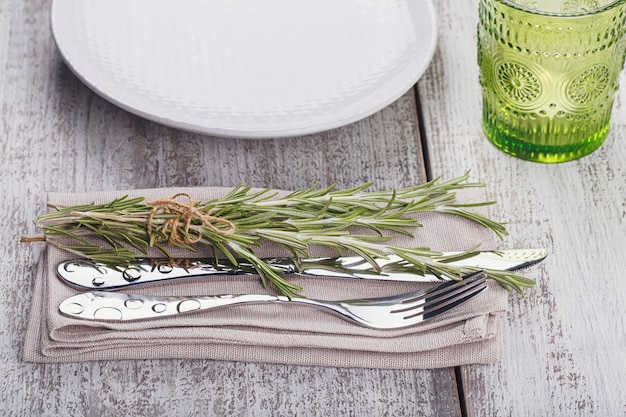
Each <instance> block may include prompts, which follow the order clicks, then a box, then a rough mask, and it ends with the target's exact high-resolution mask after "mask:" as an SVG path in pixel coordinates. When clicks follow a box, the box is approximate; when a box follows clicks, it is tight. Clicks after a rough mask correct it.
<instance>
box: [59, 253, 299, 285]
mask: <svg viewBox="0 0 626 417" xmlns="http://www.w3.org/2000/svg"><path fill="white" fill-rule="evenodd" d="M267 262H268V263H270V265H271V266H273V267H275V268H277V270H278V271H280V272H279V273H281V274H288V273H295V272H296V267H295V265H293V263H292V262H290V259H288V258H276V259H272V260H267ZM57 274H58V275H59V277H61V279H63V280H64V281H65V282H67V283H68V284H70V285H71V286H73V287H78V288H80V289H105V288H106V289H119V288H124V287H128V286H131V285H136V284H145V283H150V282H159V281H166V280H172V279H177V278H193V277H200V276H211V275H254V274H257V272H256V269H254V267H253V266H252V265H251V264H249V263H243V262H241V263H239V265H237V266H230V265H224V264H217V263H214V262H213V260H212V259H183V260H178V261H177V260H167V261H164V260H159V259H150V258H143V259H139V260H138V261H137V262H136V263H133V264H130V265H119V266H115V267H112V266H108V265H105V264H101V263H97V262H93V261H89V260H68V261H63V262H61V263H59V265H58V266H57Z"/></svg>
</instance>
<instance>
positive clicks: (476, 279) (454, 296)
mask: <svg viewBox="0 0 626 417" xmlns="http://www.w3.org/2000/svg"><path fill="white" fill-rule="evenodd" d="M486 288H487V278H486V274H485V273H484V272H483V271H479V272H475V273H473V274H470V275H467V276H465V277H464V278H463V280H461V281H451V282H447V283H445V284H442V285H440V286H439V287H437V289H436V290H435V291H432V292H430V293H428V294H426V295H425V296H421V297H414V298H411V299H409V300H407V301H406V302H405V306H404V307H403V308H399V309H395V310H393V311H391V313H407V314H408V315H406V316H405V317H404V319H406V320H409V319H412V318H416V317H419V318H420V319H421V320H426V319H429V318H433V317H436V316H438V315H440V314H443V313H445V312H446V311H449V310H451V309H452V308H454V307H457V306H459V305H461V304H463V303H465V302H467V301H469V300H470V299H472V298H473V297H475V296H476V295H478V294H480V293H481V292H482V291H484V290H485V289H486ZM411 312H415V313H414V314H410V313H411Z"/></svg>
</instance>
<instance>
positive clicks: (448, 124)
mask: <svg viewBox="0 0 626 417" xmlns="http://www.w3.org/2000/svg"><path fill="white" fill-rule="evenodd" d="M436 4H437V6H438V15H439V19H440V32H441V36H440V38H439V40H440V43H439V50H438V54H437V56H436V57H435V59H434V61H433V63H432V64H431V67H430V68H429V71H428V73H427V74H426V76H425V77H424V78H423V79H422V80H421V82H420V83H419V92H420V97H421V100H422V102H423V106H422V107H423V113H424V119H425V131H426V136H427V138H428V148H429V152H430V157H431V161H432V166H433V171H434V172H437V173H438V174H441V175H445V176H449V175H453V174H458V173H459V172H460V171H461V170H463V169H471V170H472V172H473V175H474V176H475V177H476V178H478V179H479V180H481V181H483V182H485V183H486V184H489V187H488V190H489V192H490V196H491V198H492V199H495V200H497V201H498V202H499V204H498V205H497V206H496V210H495V211H494V212H493V215H494V216H500V217H502V218H505V219H508V220H509V221H510V224H509V227H508V228H509V231H510V237H509V238H508V239H507V240H506V245H507V246H516V247H526V246H528V247H533V246H538V247H539V246H543V247H546V248H547V249H548V250H549V252H550V253H551V255H550V256H549V258H548V259H547V260H546V262H544V263H543V264H542V265H541V266H540V267H539V268H538V270H537V272H539V275H535V273H536V272H535V271H534V270H533V272H532V274H533V277H535V278H536V279H537V280H538V285H537V287H536V288H535V289H533V290H532V291H529V292H528V293H527V295H526V297H525V298H520V297H516V296H511V297H510V306H511V307H510V312H509V314H508V317H507V320H505V321H503V322H501V324H502V326H501V329H502V334H501V336H502V338H501V346H502V347H501V350H502V359H501V361H500V363H499V364H498V365H496V366H470V367H465V368H463V370H462V374H463V380H464V382H465V384H464V388H465V393H466V397H467V407H468V414H469V415H470V416H549V415H558V416H624V415H626V389H625V388H624V387H625V386H626V303H625V300H626V279H624V271H625V270H626V163H625V162H626V88H623V87H624V85H623V84H624V82H625V81H626V74H624V73H622V78H621V80H622V89H621V90H620V92H619V95H618V97H617V101H616V104H615V107H614V112H613V125H612V132H611V134H610V136H609V138H608V139H607V141H606V142H605V144H604V146H603V147H602V148H601V149H600V150H599V151H598V152H596V153H594V154H592V155H591V156H588V157H586V158H583V159H580V160H578V161H575V162H569V163H565V164H559V165H543V164H536V163H530V162H524V161H521V160H518V159H515V158H512V157H509V156H507V155H505V154H503V153H501V152H500V151H499V150H497V149H496V148H495V147H493V146H491V145H490V144H489V143H488V142H487V141H486V140H485V139H484V137H483V135H482V132H481V127H480V114H481V99H480V88H479V85H478V82H477V77H478V69H477V66H476V65H475V60H476V57H475V55H476V49H475V42H476V37H475V31H476V24H477V21H478V17H477V14H476V9H477V5H478V1H477V0H438V1H437V2H436ZM503 244H504V243H503Z"/></svg>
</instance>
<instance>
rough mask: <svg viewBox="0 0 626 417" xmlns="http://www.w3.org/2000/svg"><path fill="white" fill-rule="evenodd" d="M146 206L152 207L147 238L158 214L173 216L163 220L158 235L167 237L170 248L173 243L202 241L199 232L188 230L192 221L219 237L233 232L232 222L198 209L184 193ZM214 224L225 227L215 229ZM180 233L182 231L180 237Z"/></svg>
mask: <svg viewBox="0 0 626 417" xmlns="http://www.w3.org/2000/svg"><path fill="white" fill-rule="evenodd" d="M178 197H186V198H187V200H188V202H181V201H177V200H176V199H177V198H178ZM147 204H148V206H150V207H152V210H150V215H149V216H148V224H147V229H148V236H150V238H152V234H153V233H154V231H153V228H152V223H153V221H154V217H155V216H157V215H159V214H173V215H174V216H172V217H167V218H165V219H164V222H163V225H162V226H161V228H160V230H159V231H160V233H162V234H163V235H165V236H168V239H167V244H168V245H170V246H171V245H174V243H184V244H191V243H196V242H198V241H200V239H202V232H201V231H199V230H196V231H194V230H190V229H191V226H192V222H193V221H194V220H197V221H199V223H200V224H201V225H202V226H204V227H206V228H207V229H209V230H211V231H212V232H215V233H217V234H220V235H229V234H231V233H234V232H235V224H234V223H233V222H231V221H230V220H227V219H223V218H221V217H218V216H212V215H211V214H209V213H205V212H203V211H202V210H200V209H198V208H197V207H196V205H195V202H194V201H193V200H192V199H191V197H190V196H189V195H188V194H185V193H178V194H175V195H173V196H172V197H171V198H167V199H162V200H156V201H152V202H150V203H147ZM216 224H222V225H224V226H226V227H217V226H216ZM180 231H182V235H181V232H180ZM160 240H162V238H161V236H157V237H156V240H155V241H157V242H158V241H160Z"/></svg>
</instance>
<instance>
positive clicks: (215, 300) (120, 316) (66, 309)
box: [59, 271, 487, 329]
mask: <svg viewBox="0 0 626 417" xmlns="http://www.w3.org/2000/svg"><path fill="white" fill-rule="evenodd" d="M486 288H487V277H486V274H485V273H484V272H483V271H479V272H475V273H472V274H469V275H466V276H464V277H463V279H461V280H459V281H446V282H444V283H443V284H438V285H435V286H432V287H429V288H427V289H425V290H421V291H417V292H411V293H407V294H400V295H395V296H391V297H383V298H364V299H356V300H343V301H325V300H315V299H311V298H291V299H289V298H287V297H284V296H280V295H264V294H240V295H209V296H196V297H177V296H165V297H163V296H144V295H130V294H123V293H117V292H105V291H94V292H86V293H81V294H78V295H75V296H73V297H70V298H68V299H66V300H65V301H63V302H62V303H61V304H60V306H59V310H60V311H61V312H62V313H63V314H65V315H68V316H72V317H78V318H82V319H87V320H105V321H106V320H140V319H150V318H155V317H164V316H172V315H177V314H181V313H188V312H198V311H203V310H208V309H213V308H217V307H225V306H231V305H239V304H249V303H267V302H270V303H273V302H279V303H292V304H306V305H309V306H313V307H318V308H322V309H325V310H328V311H330V312H332V313H334V314H336V315H338V316H340V317H342V318H344V319H346V320H348V321H352V322H355V323H358V324H361V325H363V326H366V327H372V328H376V329H395V328H401V327H407V326H413V325H415V324H418V323H421V322H423V321H425V320H429V319H432V318H434V317H437V316H439V315H441V314H443V313H445V312H447V311H449V310H451V309H452V308H454V307H456V306H458V305H460V304H463V303H465V302H466V301H469V300H470V299H472V298H474V297H475V296H476V295H478V294H480V293H481V292H482V291H484V290H485V289H486Z"/></svg>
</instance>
